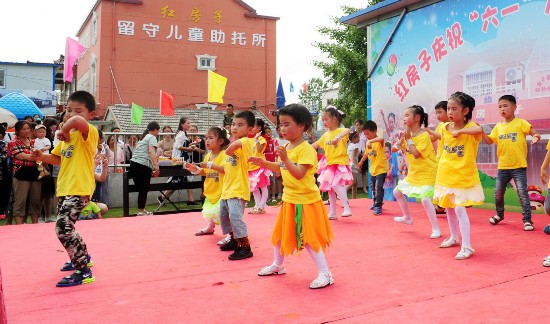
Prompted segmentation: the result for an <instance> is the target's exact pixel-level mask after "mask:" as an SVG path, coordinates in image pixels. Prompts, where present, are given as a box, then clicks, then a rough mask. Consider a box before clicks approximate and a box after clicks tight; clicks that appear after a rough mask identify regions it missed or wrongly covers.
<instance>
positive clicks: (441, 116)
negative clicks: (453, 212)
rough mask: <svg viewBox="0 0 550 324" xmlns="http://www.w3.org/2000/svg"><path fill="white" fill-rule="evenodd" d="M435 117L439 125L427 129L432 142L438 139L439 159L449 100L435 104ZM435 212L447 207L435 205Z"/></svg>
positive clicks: (439, 212)
mask: <svg viewBox="0 0 550 324" xmlns="http://www.w3.org/2000/svg"><path fill="white" fill-rule="evenodd" d="M434 109H435V117H436V118H437V120H438V121H439V123H438V124H437V127H436V129H435V131H433V130H431V129H430V128H426V131H427V132H428V133H429V134H430V138H431V139H432V142H435V141H437V151H436V159H437V161H439V158H440V157H441V153H443V141H442V140H441V132H442V130H443V127H444V126H445V123H448V122H449V117H448V116H447V101H446V100H444V101H440V102H438V103H437V105H435V108H434ZM435 213H436V214H445V208H442V207H439V206H435Z"/></svg>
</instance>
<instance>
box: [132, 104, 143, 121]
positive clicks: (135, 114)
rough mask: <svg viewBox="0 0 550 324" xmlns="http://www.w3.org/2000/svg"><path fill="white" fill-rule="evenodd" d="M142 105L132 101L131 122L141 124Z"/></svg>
mask: <svg viewBox="0 0 550 324" xmlns="http://www.w3.org/2000/svg"><path fill="white" fill-rule="evenodd" d="M142 117H143V107H141V106H140V105H137V104H135V103H133V102H132V124H136V125H141V118H142Z"/></svg>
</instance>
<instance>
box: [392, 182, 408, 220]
mask: <svg viewBox="0 0 550 324" xmlns="http://www.w3.org/2000/svg"><path fill="white" fill-rule="evenodd" d="M393 196H394V197H395V199H396V200H397V203H398V204H399V207H401V211H402V212H403V217H405V219H411V212H410V211H409V204H408V203H407V199H405V196H404V195H403V193H402V192H401V191H399V189H397V188H395V189H393Z"/></svg>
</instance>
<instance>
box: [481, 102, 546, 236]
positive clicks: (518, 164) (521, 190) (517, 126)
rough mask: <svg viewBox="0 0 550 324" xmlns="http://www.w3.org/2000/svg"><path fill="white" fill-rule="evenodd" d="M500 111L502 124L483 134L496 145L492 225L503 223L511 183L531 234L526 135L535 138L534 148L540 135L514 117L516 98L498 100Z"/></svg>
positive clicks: (524, 227)
mask: <svg viewBox="0 0 550 324" xmlns="http://www.w3.org/2000/svg"><path fill="white" fill-rule="evenodd" d="M498 108H499V110H500V115H501V116H502V118H503V121H502V122H500V123H497V124H496V125H495V127H494V128H493V130H492V131H491V134H489V136H487V134H485V133H482V136H483V140H484V141H485V143H487V144H493V143H495V144H497V157H498V175H497V183H496V186H495V205H496V211H497V214H496V215H495V216H493V217H491V218H489V222H490V223H491V224H493V225H496V224H498V223H500V222H501V221H502V220H503V219H504V193H505V192H506V186H507V185H508V183H510V181H511V180H512V179H514V182H515V183H516V189H517V192H518V196H519V200H520V202H521V209H522V214H523V230H524V231H532V230H533V229H534V228H533V221H532V220H531V204H530V201H529V194H528V193H527V141H526V140H525V136H526V135H531V136H533V144H535V143H536V142H538V141H539V140H540V134H538V133H537V131H535V129H534V128H533V127H532V126H531V124H529V123H528V122H527V121H526V120H524V119H521V118H516V117H515V114H514V113H515V111H516V108H517V105H516V98H515V97H514V96H511V95H504V96H502V97H500V98H499V100H498Z"/></svg>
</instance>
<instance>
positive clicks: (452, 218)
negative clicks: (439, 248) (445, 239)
mask: <svg viewBox="0 0 550 324" xmlns="http://www.w3.org/2000/svg"><path fill="white" fill-rule="evenodd" d="M446 210H447V220H448V221H449V229H450V230H451V236H452V237H453V238H454V239H455V240H458V217H457V216H456V213H455V210H454V208H446Z"/></svg>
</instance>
